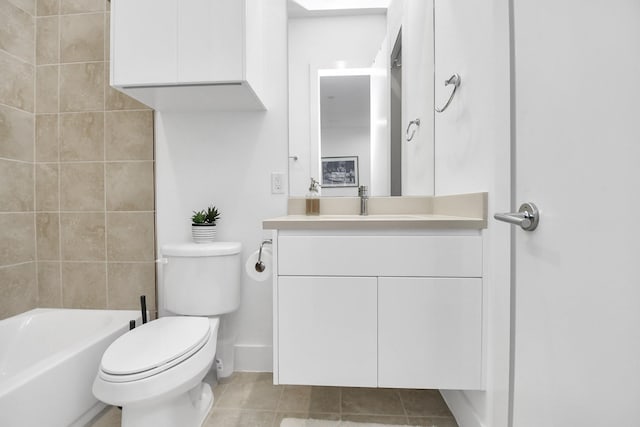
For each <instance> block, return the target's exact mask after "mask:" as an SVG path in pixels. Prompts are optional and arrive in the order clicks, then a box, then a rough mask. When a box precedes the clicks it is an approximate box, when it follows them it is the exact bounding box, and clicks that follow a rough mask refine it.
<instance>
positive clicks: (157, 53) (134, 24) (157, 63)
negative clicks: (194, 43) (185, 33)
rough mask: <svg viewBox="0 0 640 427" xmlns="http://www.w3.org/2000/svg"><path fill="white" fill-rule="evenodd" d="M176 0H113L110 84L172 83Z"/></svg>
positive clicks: (175, 61)
mask: <svg viewBox="0 0 640 427" xmlns="http://www.w3.org/2000/svg"><path fill="white" fill-rule="evenodd" d="M177 8H178V0H113V2H112V4H111V14H112V17H111V23H112V24H111V31H112V34H113V38H112V40H111V41H112V45H111V46H112V47H111V54H112V56H111V61H112V70H113V74H112V78H113V80H112V82H111V83H112V84H113V85H114V86H131V85H152V84H168V83H175V82H176V79H177V20H176V13H177Z"/></svg>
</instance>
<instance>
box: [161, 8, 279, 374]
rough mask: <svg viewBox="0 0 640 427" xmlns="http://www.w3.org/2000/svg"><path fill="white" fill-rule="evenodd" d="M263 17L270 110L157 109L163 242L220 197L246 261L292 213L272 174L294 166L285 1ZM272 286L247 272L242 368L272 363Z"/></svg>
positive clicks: (221, 227)
mask: <svg viewBox="0 0 640 427" xmlns="http://www.w3.org/2000/svg"><path fill="white" fill-rule="evenodd" d="M263 16H264V19H265V22H264V28H269V31H265V32H264V33H263V37H262V61H263V70H264V75H263V79H264V80H263V82H264V90H263V93H264V103H265V105H266V108H267V111H266V112H248V113H238V112H233V113H200V114H159V113H157V114H156V198H157V238H158V247H160V246H161V245H162V244H164V243H167V242H187V241H190V239H191V237H190V216H191V212H192V211H193V210H196V209H202V208H204V207H206V206H207V205H209V204H211V203H213V204H215V205H216V206H217V207H218V208H219V209H220V210H221V212H222V218H221V220H220V222H219V224H218V236H219V237H218V240H221V241H224V240H226V241H239V242H242V245H243V251H242V258H243V265H244V260H245V259H246V258H247V256H248V255H249V254H250V253H252V252H253V251H255V250H256V249H257V248H258V246H259V244H260V242H261V241H262V239H263V238H265V237H271V233H270V232H266V231H263V230H262V220H263V219H265V218H269V217H274V216H280V215H284V214H286V205H287V203H286V201H287V195H286V194H281V195H272V194H271V191H270V173H271V172H272V171H277V172H283V173H286V171H287V34H286V29H287V22H286V4H285V0H275V1H270V4H269V7H268V8H267V7H265V8H264V12H263ZM159 277H161V276H159ZM271 285H272V284H271V280H268V281H266V282H260V283H258V282H255V281H253V280H251V279H249V278H248V277H247V275H246V273H244V271H243V276H242V303H241V306H240V309H239V311H238V312H237V314H236V315H235V317H234V321H233V326H234V328H233V329H235V330H236V331H237V346H236V366H235V368H236V370H265V371H270V370H271V369H272V348H271V346H272V293H271Z"/></svg>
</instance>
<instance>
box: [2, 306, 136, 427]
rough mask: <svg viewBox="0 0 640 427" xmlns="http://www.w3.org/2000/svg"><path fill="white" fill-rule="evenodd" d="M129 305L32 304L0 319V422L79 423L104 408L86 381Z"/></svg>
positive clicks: (51, 426)
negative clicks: (112, 307)
mask: <svg viewBox="0 0 640 427" xmlns="http://www.w3.org/2000/svg"><path fill="white" fill-rule="evenodd" d="M139 317H140V313H139V312H138V311H130V310H70V309H46V308H37V309H34V310H31V311H27V312H25V313H22V314H19V315H17V316H14V317H10V318H8V319H5V320H1V321H0V426H2V427H32V426H33V427H44V426H46V427H57V426H60V427H63V426H64V427H66V426H83V425H85V424H86V423H87V422H88V421H89V420H91V418H93V417H94V416H95V415H96V414H97V413H98V412H100V411H101V410H102V409H103V408H104V406H105V405H104V404H103V403H101V402H99V401H98V400H96V399H95V398H94V397H93V394H92V392H91V385H92V384H93V380H94V378H95V376H96V372H97V371H98V366H99V364H100V359H101V357H102V353H104V351H105V350H106V349H107V347H108V346H109V344H111V343H112V342H113V341H114V340H115V339H116V338H117V337H119V336H120V335H122V334H123V333H125V332H126V331H128V330H129V320H132V319H138V321H137V324H139V323H140V321H139Z"/></svg>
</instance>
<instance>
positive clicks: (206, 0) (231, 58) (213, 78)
mask: <svg viewBox="0 0 640 427" xmlns="http://www.w3.org/2000/svg"><path fill="white" fill-rule="evenodd" d="M243 23H244V1H240V0H180V7H179V10H178V80H179V81H180V82H182V83H202V82H220V83H224V82H238V81H240V80H243V79H244V77H243V65H244V64H243V56H244V55H243V53H244V50H243V45H244V38H243V37H244V25H243Z"/></svg>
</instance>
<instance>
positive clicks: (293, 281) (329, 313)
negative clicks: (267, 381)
mask: <svg viewBox="0 0 640 427" xmlns="http://www.w3.org/2000/svg"><path fill="white" fill-rule="evenodd" d="M376 285H377V279H376V278H374V277H282V276H281V277H279V278H278V308H277V310H278V340H279V346H278V359H279V360H278V362H279V363H278V366H279V375H278V380H279V383H280V384H309V385H330V386H362V387H376V386H377V356H376V353H377V330H376V329H377V327H376V311H377V286H376Z"/></svg>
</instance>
